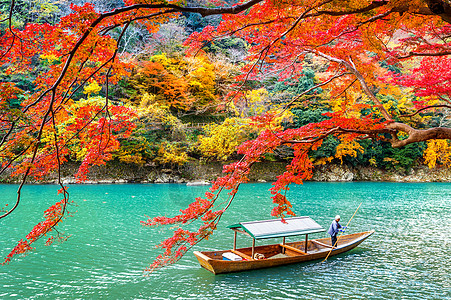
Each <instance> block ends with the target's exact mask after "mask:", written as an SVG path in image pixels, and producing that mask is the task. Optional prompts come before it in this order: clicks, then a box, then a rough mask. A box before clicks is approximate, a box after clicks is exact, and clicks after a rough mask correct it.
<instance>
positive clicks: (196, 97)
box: [0, 0, 449, 171]
mask: <svg viewBox="0 0 451 300" xmlns="http://www.w3.org/2000/svg"><path fill="white" fill-rule="evenodd" d="M87 2H88V1H70V3H72V5H80V6H82V5H85V3H87ZM70 3H69V1H47V0H34V1H16V6H15V10H17V11H16V13H15V14H14V19H13V24H14V26H15V27H17V28H25V27H26V26H27V24H29V23H34V24H53V25H54V24H56V23H57V22H59V20H60V19H61V18H63V17H65V16H67V15H68V14H70V13H71V12H72V11H71V9H70V7H71V5H70ZM90 3H93V4H94V7H95V9H96V10H98V11H106V10H108V9H111V8H114V7H118V6H119V7H121V6H124V3H123V2H122V1H90ZM193 4H194V3H193ZM0 5H1V11H2V12H3V16H6V15H7V13H8V11H9V8H10V1H2V3H1V4H0ZM30 12H31V13H30ZM219 22H220V17H218V16H213V17H209V18H201V16H200V15H199V14H195V13H184V14H182V15H180V16H178V17H177V18H175V19H172V20H169V21H168V22H165V23H164V24H162V25H161V26H160V27H159V28H158V30H156V31H155V32H150V33H149V31H148V30H147V28H146V27H145V26H144V25H141V24H135V25H132V26H131V28H129V29H128V31H127V32H126V33H125V35H124V37H123V39H122V41H121V44H120V45H119V52H120V54H121V60H123V62H124V64H126V69H125V70H124V74H123V75H122V76H121V77H120V78H118V80H117V82H116V83H115V84H114V85H112V86H110V87H109V91H108V93H109V98H110V99H111V103H112V104H113V105H114V106H118V107H124V108H126V109H131V110H132V111H133V112H134V114H135V118H134V120H133V123H134V124H135V125H136V130H135V131H134V132H133V133H132V134H130V135H124V136H123V137H119V138H118V142H119V144H118V146H117V149H115V150H114V151H112V159H115V160H118V161H120V162H124V163H127V164H135V165H139V166H142V165H146V164H149V163H150V164H152V165H155V164H158V165H164V166H166V167H169V168H170V167H173V166H174V165H182V164H185V163H187V162H189V161H190V160H193V159H195V160H203V161H211V160H217V161H227V160H233V159H239V155H237V154H236V148H237V146H239V145H240V144H242V143H243V142H244V141H245V140H248V139H252V138H255V136H256V135H257V134H258V131H256V130H255V129H254V128H252V127H251V126H248V125H249V123H250V122H251V117H253V116H257V115H259V114H262V113H264V112H278V111H281V110H282V109H284V107H285V106H286V105H287V104H288V103H290V107H289V109H286V110H285V111H284V113H283V116H281V117H280V119H279V122H280V125H281V126H283V128H285V129H287V128H298V127H301V126H304V125H306V124H309V123H316V122H320V121H323V120H326V119H328V116H327V113H331V112H333V111H334V110H336V109H337V106H338V105H340V104H339V103H338V102H337V101H335V102H334V101H330V98H331V96H330V93H329V91H328V89H327V88H324V89H322V88H319V87H318V88H314V86H315V85H316V84H317V83H318V79H317V76H318V74H319V73H321V72H323V71H324V70H325V69H327V66H326V65H324V62H322V61H318V60H315V59H314V58H311V59H306V60H305V61H304V62H303V70H302V73H301V74H299V75H297V76H296V77H290V78H284V77H282V76H280V75H279V74H278V73H275V72H274V73H269V74H266V75H265V76H264V78H263V79H262V80H247V81H246V82H245V84H243V85H239V86H237V84H236V83H235V78H236V77H238V76H240V75H241V74H242V66H243V61H245V60H246V56H247V55H248V51H247V50H248V49H249V47H250V44H249V42H247V41H246V40H245V39H243V38H240V37H224V38H221V39H218V40H215V41H212V42H209V43H206V44H205V45H203V47H202V48H201V49H197V53H196V54H195V55H194V56H193V55H188V54H187V48H188V47H187V46H186V45H185V44H184V43H186V42H185V41H186V39H187V38H188V37H189V36H190V35H191V34H193V33H194V32H201V31H202V30H203V29H204V28H206V27H208V26H217V25H218V24H219ZM1 25H2V28H1V29H0V30H1V31H2V32H5V31H6V30H7V24H6V23H2V24H1ZM110 34H111V35H113V36H114V35H116V36H117V35H119V34H120V30H119V29H117V28H116V29H114V30H112V31H111V33H110ZM30 63H31V65H30V68H29V69H24V70H21V71H20V72H9V71H8V70H9V68H10V66H9V65H8V64H3V65H2V66H1V70H0V71H1V77H2V80H3V81H9V82H13V83H14V84H15V86H16V87H17V88H19V89H20V90H21V91H22V92H21V93H20V95H19V97H17V98H13V99H9V106H10V107H11V108H12V109H14V108H16V109H17V108H19V107H21V105H22V104H23V101H24V100H25V99H26V98H27V95H30V94H33V93H34V92H35V91H36V89H38V87H37V84H38V83H37V82H36V78H37V74H38V73H39V72H48V71H49V70H50V67H51V66H54V65H58V64H61V63H62V59H61V57H57V56H55V55H50V54H46V55H41V56H39V57H38V56H35V57H33V59H32V60H31V62H30ZM380 67H381V68H386V69H388V70H390V71H392V72H394V73H396V74H402V69H401V68H398V67H396V65H389V64H387V63H386V62H384V61H382V62H380ZM312 88H313V89H312ZM305 91H308V92H307V93H306V94H305V95H304V96H303V97H300V98H299V99H296V100H295V101H292V100H293V98H296V96H297V95H299V94H302V93H303V92H305ZM106 92H107V91H106V86H105V85H101V83H100V82H97V81H96V80H95V79H94V78H91V79H90V80H89V82H87V83H86V84H85V85H84V86H83V87H82V88H80V89H79V90H77V91H76V92H74V93H73V95H72V97H71V102H70V108H69V109H70V110H73V111H76V110H80V109H82V108H83V107H87V106H98V107H99V108H100V107H102V105H103V104H102V103H103V102H104V99H105V96H106ZM375 92H376V95H377V91H375ZM238 93H239V97H237V95H236V94H238ZM359 97H365V96H364V95H363V96H359ZM379 97H380V99H381V101H382V103H383V104H384V106H386V107H387V109H389V110H395V111H396V113H398V114H402V113H404V112H408V109H409V107H405V106H404V105H403V102H405V101H406V99H407V98H409V99H413V100H414V101H421V99H420V98H418V100H415V98H417V97H418V96H416V95H415V94H413V93H412V92H410V93H409V92H408V90H406V89H402V90H393V91H392V95H386V94H380V96H379ZM356 101H358V98H357V99H356ZM361 113H362V114H369V113H370V111H368V109H367V108H364V109H362V111H361ZM74 117H75V116H74ZM447 117H448V115H447V112H446V111H442V110H436V111H432V112H428V113H426V114H423V115H422V116H417V117H416V118H414V119H413V120H412V125H413V126H414V127H417V128H418V127H419V128H421V126H425V125H424V123H427V124H433V125H434V126H447V125H448V123H449V119H448V118H447ZM72 122H73V119H67V120H66V124H65V126H69V124H71V123H72ZM422 124H423V125H422ZM339 144H340V142H339V140H338V139H337V138H336V137H334V136H329V137H328V138H327V139H326V140H325V141H324V143H323V144H322V145H321V147H320V148H319V149H318V150H316V151H312V153H311V155H310V157H311V159H312V160H313V161H314V163H315V164H324V163H326V162H330V161H332V162H337V163H345V164H350V165H352V166H357V167H358V166H374V167H378V168H382V169H385V170H394V169H395V170H398V171H408V170H409V169H410V168H411V167H412V166H415V165H416V164H419V163H423V162H425V161H426V163H429V164H430V165H431V166H435V163H436V162H439V163H441V162H442V161H441V160H436V159H432V158H431V157H430V156H428V151H427V149H428V147H427V144H426V143H425V142H421V143H420V145H408V146H406V147H403V148H393V147H391V145H390V144H389V143H387V142H383V141H379V140H362V141H358V145H355V146H353V149H352V150H347V149H343V148H340V147H338V148H337V146H338V145H339ZM430 146H431V147H437V146H436V145H430ZM441 147H444V148H445V149H448V145H447V144H444V145H441ZM343 151H344V152H346V153H347V154H350V155H345V156H343V155H342V154H341V153H342V152H343ZM444 152H445V151H444ZM86 155H87V149H86V147H83V143H78V142H77V143H74V145H73V146H71V147H70V149H69V153H68V156H67V158H68V160H69V161H77V162H81V161H83V159H85V157H86ZM292 156H293V154H292V151H291V150H290V149H289V148H280V149H277V150H276V151H275V152H274V153H272V154H268V155H266V156H265V157H264V158H263V159H265V160H269V161H286V160H289V159H290V158H292Z"/></svg>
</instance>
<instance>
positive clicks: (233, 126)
mask: <svg viewBox="0 0 451 300" xmlns="http://www.w3.org/2000/svg"><path fill="white" fill-rule="evenodd" d="M248 124H249V120H248V119H243V118H227V119H225V120H224V122H223V123H222V124H208V125H206V126H204V131H205V135H201V136H199V137H198V141H199V146H198V149H199V150H200V151H201V153H202V155H203V156H204V157H214V158H217V159H218V160H227V158H229V156H230V155H232V154H233V153H234V152H235V150H236V148H237V147H238V146H239V145H241V143H243V142H244V141H245V140H246V137H247V135H248V133H249V131H248V130H249V126H248Z"/></svg>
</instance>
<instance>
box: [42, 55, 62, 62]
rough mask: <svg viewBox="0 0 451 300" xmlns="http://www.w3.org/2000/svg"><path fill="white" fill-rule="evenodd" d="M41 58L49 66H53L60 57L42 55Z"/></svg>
mask: <svg viewBox="0 0 451 300" xmlns="http://www.w3.org/2000/svg"><path fill="white" fill-rule="evenodd" d="M40 58H41V59H42V60H47V62H48V63H49V64H52V63H53V62H55V61H57V60H59V58H58V56H56V55H55V54H42V55H41V56H40Z"/></svg>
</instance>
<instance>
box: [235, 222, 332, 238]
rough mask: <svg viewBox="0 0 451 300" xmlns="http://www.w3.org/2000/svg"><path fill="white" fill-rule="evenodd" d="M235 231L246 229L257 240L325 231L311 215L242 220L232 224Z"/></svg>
mask: <svg viewBox="0 0 451 300" xmlns="http://www.w3.org/2000/svg"><path fill="white" fill-rule="evenodd" d="M227 228H230V229H232V230H234V231H244V232H245V233H247V234H249V235H250V236H251V237H253V238H254V239H256V240H261V239H269V238H278V237H287V236H295V235H302V234H310V233H316V232H322V231H325V229H324V228H323V227H321V225H319V224H318V223H316V222H315V221H313V220H312V219H311V218H310V217H294V218H286V219H284V221H282V219H275V220H265V221H253V222H242V223H238V224H234V225H230V226H228V227H227Z"/></svg>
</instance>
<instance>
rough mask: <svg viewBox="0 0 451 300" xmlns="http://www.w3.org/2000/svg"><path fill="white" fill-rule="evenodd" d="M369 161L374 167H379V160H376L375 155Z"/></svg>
mask: <svg viewBox="0 0 451 300" xmlns="http://www.w3.org/2000/svg"><path fill="white" fill-rule="evenodd" d="M369 163H370V165H372V166H374V167H377V162H376V159H375V158H374V157H372V158H370V159H369Z"/></svg>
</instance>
